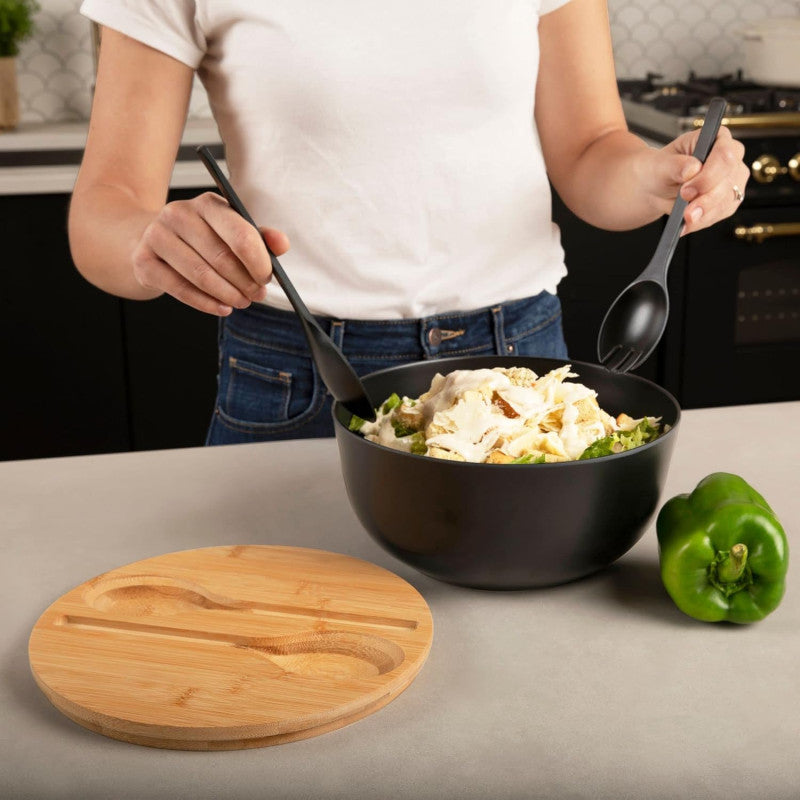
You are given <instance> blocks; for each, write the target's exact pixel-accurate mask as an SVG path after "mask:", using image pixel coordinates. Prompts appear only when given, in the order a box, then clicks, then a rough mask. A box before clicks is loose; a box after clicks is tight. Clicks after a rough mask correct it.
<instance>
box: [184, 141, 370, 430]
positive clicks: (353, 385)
mask: <svg viewBox="0 0 800 800" xmlns="http://www.w3.org/2000/svg"><path fill="white" fill-rule="evenodd" d="M197 154H198V155H199V156H200V159H201V161H202V162H203V163H204V164H205V166H206V169H208V171H209V172H210V173H211V177H212V178H213V179H214V183H216V185H217V188H218V189H219V190H220V192H221V193H222V196H223V197H224V198H225V199H226V200H227V201H228V204H229V205H230V207H231V208H232V209H233V210H234V211H236V212H237V213H238V214H239V215H240V216H242V217H244V219H246V220H247V221H248V222H249V223H250V224H251V225H252V226H253V227H254V228H256V229H257V228H258V226H257V225H256V223H255V222H254V221H253V218H252V217H251V216H250V214H249V213H248V212H247V209H246V208H245V207H244V204H243V203H242V201H241V200H240V199H239V197H238V195H237V194H236V192H235V191H234V190H233V187H232V186H231V184H230V182H229V181H228V179H227V178H226V177H225V175H224V173H223V172H222V170H221V169H220V167H219V164H217V162H216V159H215V158H214V156H212V155H211V152H210V151H209V149H208V148H207V147H206V146H205V145H201V146H200V147H198V148H197ZM264 247H266V248H267V252H268V253H269V258H270V261H271V262H272V274H273V275H274V276H275V278H276V280H277V281H278V283H279V284H280V287H281V289H283V291H284V292H285V293H286V297H288V298H289V302H290V303H291V304H292V308H294V310H295V312H296V313H297V316H298V317H299V318H300V322H301V323H302V325H303V331H304V332H305V335H306V339H307V340H308V346H309V348H310V350H311V356H312V358H313V359H314V363H315V364H316V365H317V369H318V370H319V374H320V376H321V377H322V380H323V382H324V383H325V385H326V386H327V387H328V389H329V390H330V393H331V394H332V395H333V396H334V398H335V399H336V400H338V401H339V402H340V403H341V404H342V405H343V406H344V407H345V408H346V409H347V410H348V411H349V412H350V413H351V414H354V415H355V416H357V417H361V418H362V419H367V420H374V419H375V408H374V406H373V404H372V401H371V400H370V398H369V395H368V394H367V390H366V389H365V388H364V384H363V383H362V382H361V379H360V378H359V377H358V375H356V372H355V370H354V369H353V367H352V365H351V364H350V362H349V361H348V360H347V359H346V358H345V356H344V354H343V353H342V351H341V350H340V349H339V348H338V347H337V346H336V345H335V344H334V343H333V341H332V340H331V338H330V336H328V334H327V333H325V331H324V330H322V328H321V327H320V325H319V323H318V322H317V321H316V319H314V317H313V316H312V314H311V312H310V311H309V310H308V307H307V306H306V304H305V303H304V302H303V301H302V299H301V298H300V295H299V294H298V293H297V290H296V289H295V288H294V285H293V284H292V282H291V281H290V280H289V278H288V277H287V275H286V273H285V272H284V270H283V267H282V266H281V264H280V262H279V261H278V259H277V257H276V256H275V254H274V253H273V252H272V250H270V249H269V247H268V246H267V244H266V242H264Z"/></svg>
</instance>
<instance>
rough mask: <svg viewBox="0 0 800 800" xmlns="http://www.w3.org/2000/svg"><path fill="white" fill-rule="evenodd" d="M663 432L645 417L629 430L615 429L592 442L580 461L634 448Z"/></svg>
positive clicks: (650, 440)
mask: <svg viewBox="0 0 800 800" xmlns="http://www.w3.org/2000/svg"><path fill="white" fill-rule="evenodd" d="M660 433H661V428H660V426H659V425H652V424H651V423H650V421H649V420H648V419H647V417H645V418H644V419H643V420H642V421H641V422H639V424H638V425H637V426H636V427H635V428H632V429H631V430H629V431H615V432H614V433H612V434H611V435H610V436H604V437H602V438H601V439H597V440H596V441H594V442H592V443H591V444H590V445H589V446H588V447H587V448H586V449H585V450H584V451H583V452H582V453H581V455H580V457H579V459H578V460H579V461H584V460H586V459H589V458H600V457H601V456H612V455H614V454H615V453H623V452H625V451H626V450H633V448H634V447H640V446H641V445H643V444H647V443H648V442H652V441H653V440H654V439H657V438H658V436H659V435H660Z"/></svg>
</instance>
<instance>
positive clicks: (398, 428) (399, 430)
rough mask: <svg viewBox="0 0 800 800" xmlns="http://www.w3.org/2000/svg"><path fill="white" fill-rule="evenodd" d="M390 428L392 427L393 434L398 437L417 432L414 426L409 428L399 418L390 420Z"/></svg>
mask: <svg viewBox="0 0 800 800" xmlns="http://www.w3.org/2000/svg"><path fill="white" fill-rule="evenodd" d="M392 428H394V435H395V436H396V437H397V438H398V439H402V438H403V437H404V436H411V434H412V433H416V432H417V431H416V430H414V428H409V427H408V425H406V424H405V422H403V421H402V420H399V419H393V420H392Z"/></svg>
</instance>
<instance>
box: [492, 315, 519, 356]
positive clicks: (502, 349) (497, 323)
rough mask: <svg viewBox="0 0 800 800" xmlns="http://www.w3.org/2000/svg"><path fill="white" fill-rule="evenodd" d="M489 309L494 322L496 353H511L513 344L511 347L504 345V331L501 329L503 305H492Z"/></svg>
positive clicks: (502, 354)
mask: <svg viewBox="0 0 800 800" xmlns="http://www.w3.org/2000/svg"><path fill="white" fill-rule="evenodd" d="M489 310H490V311H491V312H492V321H493V322H494V346H495V350H496V352H497V354H498V355H500V356H505V355H508V354H509V353H513V352H514V347H513V345H512V346H511V349H509V348H508V346H507V345H506V333H505V330H504V329H503V306H492V307H491V308H490V309H489Z"/></svg>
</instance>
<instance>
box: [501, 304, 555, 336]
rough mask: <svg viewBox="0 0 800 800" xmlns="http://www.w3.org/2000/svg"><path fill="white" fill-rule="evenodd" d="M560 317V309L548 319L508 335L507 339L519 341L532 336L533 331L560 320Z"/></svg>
mask: <svg viewBox="0 0 800 800" xmlns="http://www.w3.org/2000/svg"><path fill="white" fill-rule="evenodd" d="M560 318H561V312H560V311H559V312H557V313H555V314H553V316H552V317H549V318H548V319H546V320H545V321H544V322H542V323H541V324H540V325H534V327H532V328H528V329H527V330H525V331H522V332H521V333H518V334H515V335H514V336H508V337H506V341H509V342H518V341H519V340H520V339H524V338H525V337H526V336H530V335H531V334H532V333H536V332H537V331H540V330H542V329H543V328H546V327H548V326H549V325H552V324H553V323H554V322H558V320H559V319H560Z"/></svg>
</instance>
